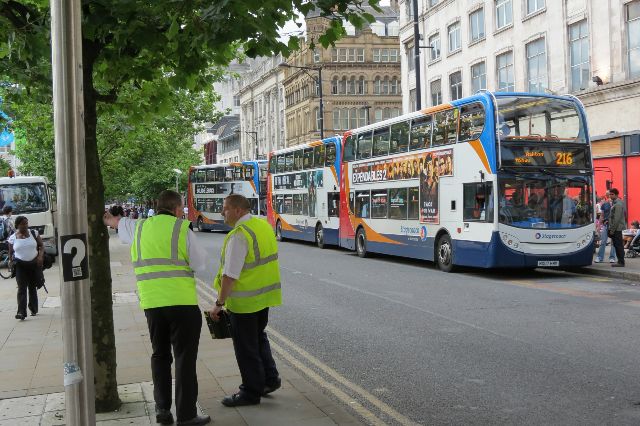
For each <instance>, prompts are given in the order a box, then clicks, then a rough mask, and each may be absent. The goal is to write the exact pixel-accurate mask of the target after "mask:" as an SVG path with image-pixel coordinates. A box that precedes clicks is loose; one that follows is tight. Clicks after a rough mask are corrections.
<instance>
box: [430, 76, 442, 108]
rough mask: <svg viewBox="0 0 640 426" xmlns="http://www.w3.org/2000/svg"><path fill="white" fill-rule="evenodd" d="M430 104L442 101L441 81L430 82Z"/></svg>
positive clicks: (437, 103) (438, 103)
mask: <svg viewBox="0 0 640 426" xmlns="http://www.w3.org/2000/svg"><path fill="white" fill-rule="evenodd" d="M430 86H431V105H432V106H436V105H440V104H441V103H442V81H441V80H435V81H432V82H431V84H430Z"/></svg>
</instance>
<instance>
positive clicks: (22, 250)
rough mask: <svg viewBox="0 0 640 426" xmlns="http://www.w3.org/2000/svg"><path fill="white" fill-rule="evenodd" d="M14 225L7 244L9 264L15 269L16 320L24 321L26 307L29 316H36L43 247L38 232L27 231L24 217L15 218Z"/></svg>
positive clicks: (27, 226) (27, 225) (27, 224)
mask: <svg viewBox="0 0 640 426" xmlns="http://www.w3.org/2000/svg"><path fill="white" fill-rule="evenodd" d="M15 223H16V232H15V233H13V234H12V235H11V236H10V237H9V239H8V240H7V242H8V243H9V263H10V264H11V265H13V267H15V271H16V281H17V283H18V312H17V313H16V319H19V320H24V319H25V318H26V317H27V306H28V307H29V311H31V316H35V315H37V314H38V285H39V283H40V282H42V278H43V276H42V264H43V261H44V245H43V244H42V239H41V238H40V236H39V235H38V231H35V230H29V221H28V220H27V218H26V217H24V216H18V217H16V222H15ZM27 295H28V303H27Z"/></svg>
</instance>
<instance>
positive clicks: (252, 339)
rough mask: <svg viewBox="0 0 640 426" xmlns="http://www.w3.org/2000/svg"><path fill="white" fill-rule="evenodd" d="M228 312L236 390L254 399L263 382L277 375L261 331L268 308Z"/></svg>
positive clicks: (263, 385) (262, 387) (258, 398)
mask: <svg viewBox="0 0 640 426" xmlns="http://www.w3.org/2000/svg"><path fill="white" fill-rule="evenodd" d="M229 313H230V314H231V315H230V320H231V338H232V340H233V349H234V351H235V353H236V360H237V361H238V367H239V368H240V375H241V376H242V385H240V394H241V396H243V397H246V398H247V399H249V400H251V401H256V402H257V401H260V396H261V395H262V392H263V391H264V387H265V385H272V384H273V383H275V381H276V380H277V379H278V370H277V368H276V362H275V361H274V360H273V356H272V355H271V346H270V345H269V339H268V338H267V333H265V331H264V329H265V328H266V327H267V323H268V322H269V308H265V309H263V310H261V311H258V312H254V313H251V314H235V313H233V312H229Z"/></svg>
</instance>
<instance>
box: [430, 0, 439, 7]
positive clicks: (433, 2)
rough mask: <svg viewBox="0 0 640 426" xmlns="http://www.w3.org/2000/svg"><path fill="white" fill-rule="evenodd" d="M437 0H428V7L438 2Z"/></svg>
mask: <svg viewBox="0 0 640 426" xmlns="http://www.w3.org/2000/svg"><path fill="white" fill-rule="evenodd" d="M438 1H439V0H429V7H433V6H435V5H437V4H438Z"/></svg>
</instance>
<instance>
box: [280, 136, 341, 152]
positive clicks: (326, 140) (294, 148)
mask: <svg viewBox="0 0 640 426" xmlns="http://www.w3.org/2000/svg"><path fill="white" fill-rule="evenodd" d="M341 141H342V136H341V135H335V136H329V137H327V138H324V139H322V140H317V141H313V142H307V143H301V144H300V145H296V146H290V147H287V148H282V149H275V150H273V151H271V152H270V153H269V155H277V154H283V153H287V152H292V151H297V150H299V149H300V148H311V147H314V146H318V145H320V144H325V145H326V144H328V143H330V142H337V143H338V144H340V142H341Z"/></svg>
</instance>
